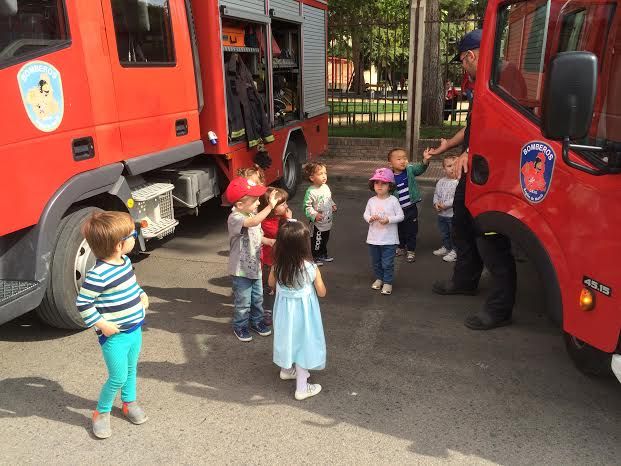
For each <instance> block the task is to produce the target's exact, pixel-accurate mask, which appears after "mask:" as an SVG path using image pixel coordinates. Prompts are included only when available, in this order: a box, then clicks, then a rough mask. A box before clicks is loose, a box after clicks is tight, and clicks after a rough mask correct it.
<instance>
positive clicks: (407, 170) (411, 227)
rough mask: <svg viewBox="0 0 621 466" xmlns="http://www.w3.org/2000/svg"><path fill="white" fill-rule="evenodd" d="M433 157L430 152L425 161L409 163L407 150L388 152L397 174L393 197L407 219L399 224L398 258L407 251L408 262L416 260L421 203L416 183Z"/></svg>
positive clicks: (391, 166)
mask: <svg viewBox="0 0 621 466" xmlns="http://www.w3.org/2000/svg"><path fill="white" fill-rule="evenodd" d="M430 158H431V155H430V154H429V151H428V150H427V151H425V153H424V154H423V161H422V163H421V162H417V163H409V160H408V155H407V152H406V151H405V149H401V148H397V149H393V150H391V151H390V152H388V163H389V165H390V168H392V172H393V173H394V174H395V184H396V186H397V188H396V189H395V190H394V191H393V192H392V195H393V196H395V197H396V198H397V199H398V200H399V204H400V205H401V208H402V209H403V214H404V215H405V218H404V219H403V221H402V222H401V223H399V227H398V228H399V247H398V248H397V253H396V255H397V256H402V255H404V254H405V253H406V251H407V261H408V262H414V261H415V260H416V253H415V251H416V237H417V236H418V206H417V204H418V203H419V202H420V201H421V195H420V191H419V190H418V184H417V183H416V177H417V176H419V175H422V174H423V173H425V171H426V170H427V167H428V166H429V159H430Z"/></svg>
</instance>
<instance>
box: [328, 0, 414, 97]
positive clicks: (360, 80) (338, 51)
mask: <svg viewBox="0 0 621 466" xmlns="http://www.w3.org/2000/svg"><path fill="white" fill-rule="evenodd" d="M408 15H409V0H333V1H331V2H330V16H329V24H330V50H329V53H330V55H332V56H339V57H343V58H345V57H347V58H350V59H351V60H352V62H353V68H354V76H353V82H352V85H351V90H352V91H353V92H355V93H356V94H361V93H362V92H364V90H365V82H364V71H365V69H368V68H370V66H371V65H375V67H376V68H377V70H378V72H379V74H380V76H382V79H385V80H387V81H388V82H390V83H391V84H392V85H393V87H395V80H396V76H395V74H398V73H395V71H398V72H401V73H403V68H404V67H407V60H408V48H409V27H408Z"/></svg>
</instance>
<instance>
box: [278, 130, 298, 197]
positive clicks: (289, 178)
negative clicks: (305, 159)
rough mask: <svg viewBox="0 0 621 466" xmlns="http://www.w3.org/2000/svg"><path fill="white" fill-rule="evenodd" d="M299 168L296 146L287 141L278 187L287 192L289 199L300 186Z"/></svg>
mask: <svg viewBox="0 0 621 466" xmlns="http://www.w3.org/2000/svg"><path fill="white" fill-rule="evenodd" d="M300 177H301V167H300V158H299V156H298V148H297V146H296V144H295V143H294V142H292V141H289V143H288V144H287V150H286V151H285V157H284V159H283V161H282V178H281V179H280V183H279V184H280V187H281V188H282V189H284V190H285V191H287V193H288V194H289V198H290V199H291V198H292V197H293V196H295V193H296V191H297V190H298V185H299V184H300Z"/></svg>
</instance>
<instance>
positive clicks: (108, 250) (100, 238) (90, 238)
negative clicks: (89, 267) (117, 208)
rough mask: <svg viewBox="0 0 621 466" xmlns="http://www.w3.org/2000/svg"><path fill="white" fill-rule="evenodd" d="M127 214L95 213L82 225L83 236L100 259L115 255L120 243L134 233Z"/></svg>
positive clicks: (131, 222)
mask: <svg viewBox="0 0 621 466" xmlns="http://www.w3.org/2000/svg"><path fill="white" fill-rule="evenodd" d="M134 228H135V225H134V221H133V220H132V218H131V217H130V215H129V214H128V213H127V212H109V211H103V212H95V213H93V215H91V216H90V217H88V218H87V219H86V221H85V222H84V223H83V224H82V234H83V235H84V238H85V239H86V242H87V243H88V245H89V246H90V247H91V250H92V251H93V253H94V254H95V257H97V258H98V259H106V258H108V257H110V256H112V255H113V254H114V252H115V251H116V246H117V244H119V242H120V241H121V240H122V239H123V238H125V237H126V236H128V235H130V234H131V232H132V231H134Z"/></svg>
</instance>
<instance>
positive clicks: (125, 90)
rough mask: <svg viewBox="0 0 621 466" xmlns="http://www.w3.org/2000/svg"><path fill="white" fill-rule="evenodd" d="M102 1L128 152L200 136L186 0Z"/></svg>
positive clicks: (159, 148)
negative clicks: (184, 0)
mask: <svg viewBox="0 0 621 466" xmlns="http://www.w3.org/2000/svg"><path fill="white" fill-rule="evenodd" d="M101 2H102V9H103V12H104V19H105V24H106V32H107V37H108V45H109V48H110V61H111V67H112V76H113V81H114V90H115V94H116V105H117V108H118V118H119V126H120V133H121V140H122V144H123V155H124V157H125V158H126V159H127V158H132V157H136V156H140V155H145V154H149V153H153V152H159V151H162V150H165V149H169V148H172V147H176V146H179V145H183V144H186V143H188V142H191V141H194V140H197V139H199V138H200V136H199V128H198V110H197V107H198V105H197V101H196V91H195V89H196V88H195V85H194V79H195V78H194V71H193V61H192V49H191V42H190V35H189V31H188V25H187V17H186V11H185V5H184V2H183V0H148V1H147V0H101Z"/></svg>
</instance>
